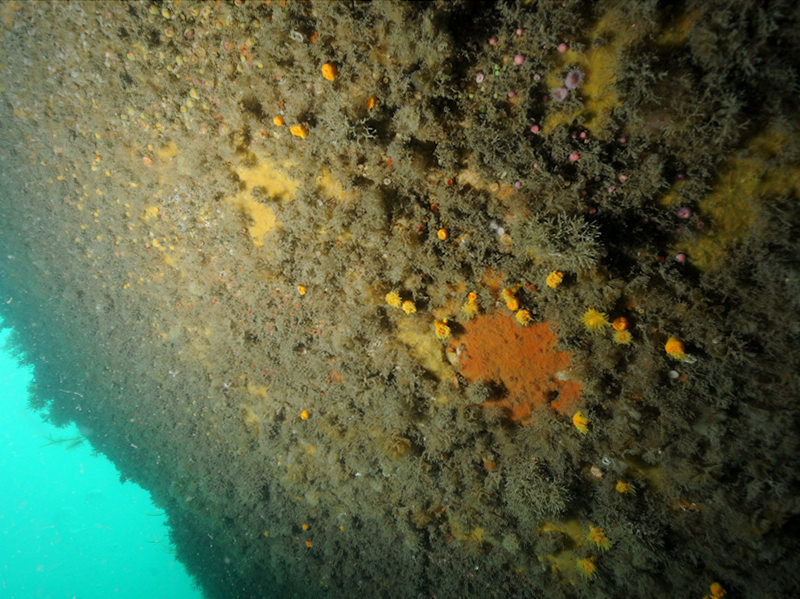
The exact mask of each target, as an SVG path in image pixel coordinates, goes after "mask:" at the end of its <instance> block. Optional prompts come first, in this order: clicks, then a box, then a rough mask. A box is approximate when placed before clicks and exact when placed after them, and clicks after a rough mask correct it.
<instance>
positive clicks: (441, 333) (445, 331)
mask: <svg viewBox="0 0 800 599" xmlns="http://www.w3.org/2000/svg"><path fill="white" fill-rule="evenodd" d="M433 331H434V332H435V333H436V337H437V339H447V338H448V337H449V336H450V327H449V326H447V319H446V318H445V319H443V320H437V321H436V322H434V323H433Z"/></svg>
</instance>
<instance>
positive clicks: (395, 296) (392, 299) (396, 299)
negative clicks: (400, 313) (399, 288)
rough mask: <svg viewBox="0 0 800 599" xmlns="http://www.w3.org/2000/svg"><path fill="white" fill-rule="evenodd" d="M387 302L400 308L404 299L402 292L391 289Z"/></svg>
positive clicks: (387, 295)
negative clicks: (401, 295) (401, 296)
mask: <svg viewBox="0 0 800 599" xmlns="http://www.w3.org/2000/svg"><path fill="white" fill-rule="evenodd" d="M385 299H386V303H387V304H389V305H390V306H392V307H393V308H399V307H400V305H401V304H402V303H403V300H402V299H401V298H400V294H399V293H397V292H396V291H390V292H389V293H387V294H386V298H385Z"/></svg>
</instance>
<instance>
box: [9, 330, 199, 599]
mask: <svg viewBox="0 0 800 599" xmlns="http://www.w3.org/2000/svg"><path fill="white" fill-rule="evenodd" d="M1 326H2V321H0V327H1ZM9 333H10V330H9V329H1V330H0V401H2V411H0V423H2V433H1V434H0V435H1V436H0V471H1V472H2V478H0V480H2V483H1V485H2V490H0V597H2V598H3V599H35V598H43V599H47V598H52V599H62V598H64V599H70V598H73V597H74V598H76V599H108V598H120V599H122V598H127V597H130V598H131V599H134V598H135V599H143V598H144V599H150V598H169V599H195V598H200V597H202V594H201V593H200V591H199V590H198V589H197V588H196V587H195V585H194V583H193V581H192V579H191V577H190V576H189V575H188V573H187V572H186V570H185V569H184V567H183V566H182V565H181V564H180V563H179V562H178V561H176V559H175V555H174V551H173V547H172V545H171V543H170V541H169V534H168V529H167V526H166V523H165V517H164V515H163V513H162V512H161V511H160V510H159V509H158V508H157V507H156V506H155V505H153V502H152V500H151V498H150V495H149V493H148V492H147V491H145V490H144V489H142V488H141V487H140V486H138V485H136V484H135V483H131V482H125V483H121V482H120V474H119V471H118V470H117V469H116V468H115V467H114V465H113V464H112V463H111V462H110V461H108V460H107V459H106V458H105V457H103V456H102V455H95V454H94V453H93V451H92V447H91V446H90V445H89V443H88V441H86V440H85V439H83V437H82V436H81V435H80V432H79V431H78V429H77V428H76V427H75V426H74V425H72V426H70V427H69V428H64V429H58V428H55V427H53V426H50V425H49V424H48V423H47V422H45V421H44V420H43V419H42V418H41V416H40V415H38V414H36V413H35V412H33V411H32V410H30V409H29V408H28V407H27V386H28V384H29V382H30V380H31V378H32V376H33V374H32V371H31V369H30V368H29V367H26V366H25V365H23V364H21V363H20V362H19V360H18V359H17V358H16V357H14V356H13V355H11V353H10V352H9V349H8V347H7V345H6V342H7V340H8V335H9Z"/></svg>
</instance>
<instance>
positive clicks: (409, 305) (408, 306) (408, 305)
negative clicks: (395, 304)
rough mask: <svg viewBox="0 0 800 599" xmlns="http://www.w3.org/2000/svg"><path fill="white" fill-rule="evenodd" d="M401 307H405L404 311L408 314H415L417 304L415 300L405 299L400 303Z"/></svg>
mask: <svg viewBox="0 0 800 599" xmlns="http://www.w3.org/2000/svg"><path fill="white" fill-rule="evenodd" d="M400 307H401V308H402V309H403V312H405V313H406V314H413V313H414V312H416V311H417V305H416V304H415V303H414V302H412V301H411V300H406V301H404V302H403V303H402V304H401V305H400Z"/></svg>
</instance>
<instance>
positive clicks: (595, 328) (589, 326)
mask: <svg viewBox="0 0 800 599" xmlns="http://www.w3.org/2000/svg"><path fill="white" fill-rule="evenodd" d="M582 320H583V324H584V326H585V327H586V330H588V331H589V332H590V333H597V332H599V331H602V330H603V329H604V328H606V327H607V326H608V325H609V322H608V314H606V313H604V312H600V310H595V309H594V308H589V309H588V310H586V312H584V313H583V318H582Z"/></svg>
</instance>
